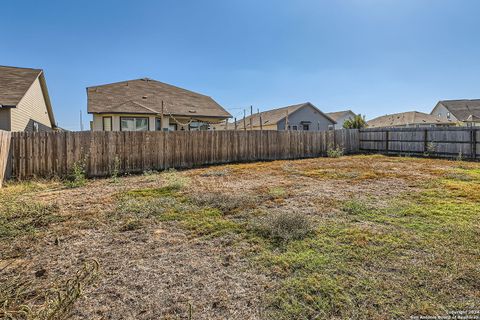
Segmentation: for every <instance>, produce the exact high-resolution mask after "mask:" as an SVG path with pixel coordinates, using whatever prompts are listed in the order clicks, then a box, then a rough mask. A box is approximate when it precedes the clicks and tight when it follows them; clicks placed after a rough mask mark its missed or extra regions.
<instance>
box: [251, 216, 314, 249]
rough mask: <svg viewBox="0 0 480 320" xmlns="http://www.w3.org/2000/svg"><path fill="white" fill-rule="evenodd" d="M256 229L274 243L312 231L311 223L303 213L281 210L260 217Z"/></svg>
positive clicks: (293, 238)
mask: <svg viewBox="0 0 480 320" xmlns="http://www.w3.org/2000/svg"><path fill="white" fill-rule="evenodd" d="M256 229H257V230H258V232H259V234H260V235H261V236H263V237H265V238H267V239H270V240H272V241H273V242H275V243H285V242H288V241H291V240H301V239H303V238H305V237H307V236H308V235H309V234H310V233H312V232H313V224H312V221H311V220H310V219H309V218H308V217H307V216H306V215H305V214H300V213H295V212H282V213H278V214H273V215H269V216H266V217H264V218H262V219H261V220H260V222H259V223H258V224H257V226H256Z"/></svg>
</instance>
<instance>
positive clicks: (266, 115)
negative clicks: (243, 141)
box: [237, 102, 335, 128]
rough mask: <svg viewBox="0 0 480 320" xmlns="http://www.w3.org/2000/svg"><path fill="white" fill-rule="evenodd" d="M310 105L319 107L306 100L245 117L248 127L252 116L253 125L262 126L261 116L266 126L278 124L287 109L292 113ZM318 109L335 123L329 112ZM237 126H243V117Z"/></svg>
mask: <svg viewBox="0 0 480 320" xmlns="http://www.w3.org/2000/svg"><path fill="white" fill-rule="evenodd" d="M308 105H310V106H312V107H313V108H315V109H317V108H316V107H315V106H314V105H313V104H311V103H310V102H304V103H300V104H295V105H291V106H287V107H282V108H276V109H271V110H268V111H263V112H260V114H258V113H255V114H253V115H252V116H248V117H246V118H245V122H246V127H247V128H250V118H251V119H252V127H259V126H260V116H261V117H262V125H264V126H268V125H272V124H277V123H278V122H279V121H281V120H283V119H285V117H286V116H287V110H288V114H289V115H291V114H292V113H294V112H295V111H297V110H299V109H301V108H303V107H305V106H308ZM317 110H318V109H317ZM318 111H319V112H320V113H321V114H323V115H324V116H325V117H326V118H327V119H330V120H331V121H332V123H335V120H333V119H332V118H331V117H329V116H328V115H327V114H324V113H323V112H321V111H320V110H318ZM237 126H239V127H242V128H243V119H241V120H238V121H237Z"/></svg>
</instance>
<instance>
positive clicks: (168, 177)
mask: <svg viewBox="0 0 480 320" xmlns="http://www.w3.org/2000/svg"><path fill="white" fill-rule="evenodd" d="M164 178H165V181H166V186H167V187H169V188H171V189H174V190H180V189H183V188H184V187H185V186H186V185H187V184H188V178H186V177H183V176H181V175H179V174H178V172H177V170H175V169H169V170H167V171H165V173H164Z"/></svg>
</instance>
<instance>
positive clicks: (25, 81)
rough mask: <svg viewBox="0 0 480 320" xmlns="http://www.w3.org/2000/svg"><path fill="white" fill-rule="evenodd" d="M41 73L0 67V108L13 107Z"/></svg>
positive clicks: (28, 69)
mask: <svg viewBox="0 0 480 320" xmlns="http://www.w3.org/2000/svg"><path fill="white" fill-rule="evenodd" d="M41 73H42V70H40V69H30V68H17V67H7V66H0V106H4V107H15V106H16V105H17V104H18V103H19V102H20V100H21V99H22V98H23V96H24V95H25V93H26V92H27V90H28V89H29V88H30V86H31V85H32V83H33V82H34V81H35V79H37V77H38V76H39V75H40V74H41Z"/></svg>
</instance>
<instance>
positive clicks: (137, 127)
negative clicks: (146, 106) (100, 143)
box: [120, 117, 149, 131]
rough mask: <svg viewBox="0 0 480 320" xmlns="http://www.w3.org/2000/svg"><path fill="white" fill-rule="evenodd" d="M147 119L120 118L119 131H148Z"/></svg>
mask: <svg viewBox="0 0 480 320" xmlns="http://www.w3.org/2000/svg"><path fill="white" fill-rule="evenodd" d="M148 130H149V126H148V118H146V117H145V118H143V117H141V118H140V117H137V118H124V117H121V118H120V131H148Z"/></svg>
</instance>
